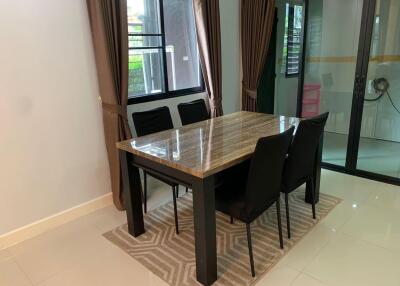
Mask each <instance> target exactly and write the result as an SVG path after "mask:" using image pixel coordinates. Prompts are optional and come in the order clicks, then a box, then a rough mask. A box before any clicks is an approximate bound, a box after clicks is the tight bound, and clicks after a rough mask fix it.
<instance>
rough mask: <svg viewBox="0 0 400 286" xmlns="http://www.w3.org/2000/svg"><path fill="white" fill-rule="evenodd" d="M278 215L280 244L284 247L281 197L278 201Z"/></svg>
mask: <svg viewBox="0 0 400 286" xmlns="http://www.w3.org/2000/svg"><path fill="white" fill-rule="evenodd" d="M276 215H277V216H278V231H279V244H280V246H281V249H283V237H282V222H281V202H280V199H278V200H277V201H276Z"/></svg>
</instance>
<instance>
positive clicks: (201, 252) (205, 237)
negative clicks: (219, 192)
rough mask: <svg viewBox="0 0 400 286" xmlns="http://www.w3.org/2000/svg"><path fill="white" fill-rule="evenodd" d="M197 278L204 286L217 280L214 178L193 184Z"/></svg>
mask: <svg viewBox="0 0 400 286" xmlns="http://www.w3.org/2000/svg"><path fill="white" fill-rule="evenodd" d="M193 214H194V236H195V248H196V277H197V281H199V282H200V283H202V284H203V285H211V284H212V283H213V282H214V281H216V280H217V242H216V241H217V238H216V222H215V193H214V177H213V176H211V177H207V178H205V179H203V180H200V179H199V180H196V181H195V182H194V183H193Z"/></svg>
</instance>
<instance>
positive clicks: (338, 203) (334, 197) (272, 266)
mask: <svg viewBox="0 0 400 286" xmlns="http://www.w3.org/2000/svg"><path fill="white" fill-rule="evenodd" d="M322 194H323V195H324V196H327V197H330V198H332V199H335V200H337V201H338V202H337V203H336V204H335V206H334V207H333V208H331V209H330V210H329V211H328V212H327V213H325V214H324V215H322V216H321V217H320V219H319V220H318V221H317V223H316V224H314V226H313V227H311V228H310V229H309V230H307V231H306V232H305V234H304V235H303V236H302V237H300V238H299V239H298V240H297V241H296V242H295V243H294V244H293V246H292V247H290V248H287V247H286V248H284V249H283V250H282V251H283V254H282V256H280V258H279V259H277V260H276V261H275V262H274V263H272V264H271V265H270V266H269V267H267V268H266V269H265V270H264V271H262V272H261V273H260V272H258V273H257V274H256V277H255V278H254V280H253V281H251V283H250V286H251V285H255V284H257V283H258V282H259V281H260V280H261V279H262V278H264V277H265V275H267V273H268V272H270V270H271V269H272V268H274V266H275V265H277V264H278V263H279V262H280V261H281V260H282V258H284V257H285V255H287V254H288V253H289V252H290V250H291V249H293V248H294V247H295V246H296V245H297V244H299V243H300V242H301V241H302V240H303V239H304V238H305V237H306V236H307V235H308V234H309V233H310V232H311V231H312V230H313V229H315V227H316V226H317V225H318V224H320V223H321V222H322V221H323V220H324V219H325V218H326V217H327V216H328V215H329V214H330V213H331V212H332V211H333V210H334V209H335V208H336V207H337V206H339V205H340V204H341V203H342V202H343V199H342V198H339V197H336V196H333V195H330V194H326V193H322ZM183 196H186V194H185V195H183ZM169 203H171V202H166V203H165V204H162V205H160V206H158V207H157V208H155V209H153V210H151V211H149V212H147V215H149V214H151V213H153V212H155V211H156V210H157V209H158V208H161V207H164V206H165V205H167V204H169ZM282 223H283V221H282ZM126 224H127V223H124V224H121V225H119V226H117V227H114V228H112V229H111V230H109V231H107V232H105V233H103V234H102V236H103V237H104V238H106V239H107V240H108V241H109V242H110V243H112V244H114V245H116V246H117V247H118V248H119V249H120V250H121V251H122V252H124V253H125V254H126V255H128V256H129V257H130V258H132V259H134V260H135V261H136V262H138V263H139V264H140V265H142V266H143V267H145V268H146V269H147V270H148V271H150V272H151V273H152V274H153V275H155V276H157V277H158V278H160V279H161V280H162V281H163V282H165V283H166V284H167V285H170V286H172V285H171V284H169V283H168V281H166V280H164V279H163V278H162V277H160V276H158V275H157V274H156V273H154V272H153V271H152V270H151V269H149V268H147V267H146V266H145V265H143V263H141V262H140V261H139V260H137V259H136V258H135V257H134V256H132V255H130V254H128V253H127V252H126V251H124V249H123V248H122V247H121V246H120V245H119V244H118V243H115V242H112V241H111V240H109V239H108V238H107V234H109V233H110V232H112V231H113V230H114V229H116V228H119V227H121V226H124V225H126ZM283 235H285V234H283Z"/></svg>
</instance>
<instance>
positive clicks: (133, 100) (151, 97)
mask: <svg viewBox="0 0 400 286" xmlns="http://www.w3.org/2000/svg"><path fill="white" fill-rule="evenodd" d="M203 92H205V89H204V88H203V87H198V88H190V89H182V90H177V91H172V92H167V93H155V94H148V95H142V96H132V97H128V105H132V104H139V103H145V102H150V101H157V100H163V99H169V98H174V97H179V96H185V95H192V94H197V93H203Z"/></svg>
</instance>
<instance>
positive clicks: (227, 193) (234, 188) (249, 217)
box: [215, 163, 275, 223]
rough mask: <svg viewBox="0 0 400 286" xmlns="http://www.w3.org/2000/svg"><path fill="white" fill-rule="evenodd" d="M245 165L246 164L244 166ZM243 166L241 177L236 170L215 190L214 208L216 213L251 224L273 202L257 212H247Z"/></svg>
mask: <svg viewBox="0 0 400 286" xmlns="http://www.w3.org/2000/svg"><path fill="white" fill-rule="evenodd" d="M247 165H248V163H247V164H246V165H245V166H247ZM245 166H241V167H240V169H241V171H242V172H243V171H244V172H243V173H242V175H240V174H239V173H238V170H235V171H233V172H234V173H236V175H235V176H233V177H231V180H230V181H229V182H224V184H222V185H220V186H218V187H217V188H216V190H215V208H216V210H217V211H220V212H222V213H224V214H226V215H229V216H232V217H234V218H235V219H238V220H240V221H242V222H245V223H251V222H252V221H254V220H255V219H256V218H257V217H258V216H260V215H261V214H262V213H263V212H264V211H265V210H267V209H268V208H269V207H270V206H272V205H273V204H274V203H275V201H272V202H271V203H270V204H266V205H264V207H263V208H262V209H259V210H252V211H251V212H249V211H248V210H247V209H246V197H245V190H246V179H247V172H246V171H245V169H244V168H245Z"/></svg>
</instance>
